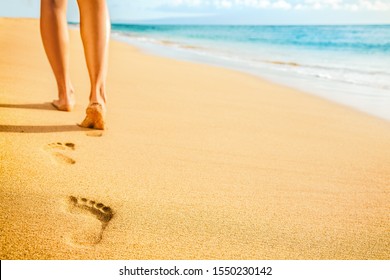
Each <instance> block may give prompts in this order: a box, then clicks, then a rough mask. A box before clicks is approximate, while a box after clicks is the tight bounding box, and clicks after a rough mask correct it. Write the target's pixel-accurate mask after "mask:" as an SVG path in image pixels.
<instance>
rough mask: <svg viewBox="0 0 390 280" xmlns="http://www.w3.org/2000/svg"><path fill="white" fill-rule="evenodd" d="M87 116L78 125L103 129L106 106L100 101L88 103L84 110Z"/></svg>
mask: <svg viewBox="0 0 390 280" xmlns="http://www.w3.org/2000/svg"><path fill="white" fill-rule="evenodd" d="M86 113H87V116H86V117H85V119H84V120H83V122H82V123H81V124H79V126H81V127H86V128H94V129H100V130H104V129H105V128H106V122H105V115H106V108H105V107H104V105H102V104H100V103H97V102H95V103H91V104H89V106H88V108H87V110H86Z"/></svg>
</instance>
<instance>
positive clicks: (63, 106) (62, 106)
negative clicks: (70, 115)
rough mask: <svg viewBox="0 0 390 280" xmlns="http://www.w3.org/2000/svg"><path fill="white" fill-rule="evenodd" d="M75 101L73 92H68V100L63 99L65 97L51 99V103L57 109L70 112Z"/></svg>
mask: <svg viewBox="0 0 390 280" xmlns="http://www.w3.org/2000/svg"><path fill="white" fill-rule="evenodd" d="M75 103H76V102H75V97H74V93H73V92H72V93H71V94H70V96H69V98H68V100H65V99H58V100H53V102H52V103H51V104H52V105H53V106H54V107H55V108H56V109H57V110H59V111H67V112H70V111H72V110H73V107H74V105H75Z"/></svg>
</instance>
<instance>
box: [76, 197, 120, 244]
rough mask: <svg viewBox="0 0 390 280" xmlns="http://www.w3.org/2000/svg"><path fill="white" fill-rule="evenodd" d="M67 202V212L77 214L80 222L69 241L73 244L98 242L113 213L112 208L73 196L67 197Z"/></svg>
mask: <svg viewBox="0 0 390 280" xmlns="http://www.w3.org/2000/svg"><path fill="white" fill-rule="evenodd" d="M68 204H69V212H70V213H72V214H74V215H77V216H78V217H77V218H80V223H81V224H79V225H78V227H77V228H75V231H74V234H73V236H72V237H71V240H70V241H71V242H72V243H73V244H78V245H87V246H92V245H96V244H98V243H99V242H100V241H101V240H102V238H103V232H104V230H105V228H106V227H107V225H108V223H109V222H110V220H111V219H112V217H113V215H114V213H113V211H112V209H111V208H110V207H108V206H105V205H104V204H103V203H98V202H95V201H93V200H89V199H86V198H77V197H74V196H70V197H69V200H68Z"/></svg>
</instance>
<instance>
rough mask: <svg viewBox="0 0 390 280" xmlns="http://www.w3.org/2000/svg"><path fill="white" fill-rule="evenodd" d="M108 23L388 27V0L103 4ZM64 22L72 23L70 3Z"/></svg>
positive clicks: (23, 11)
mask: <svg viewBox="0 0 390 280" xmlns="http://www.w3.org/2000/svg"><path fill="white" fill-rule="evenodd" d="M39 2H40V1H39V0H0V16H7V17H38V16H39ZM107 3H108V5H109V9H110V14H111V19H112V21H113V22H118V21H121V22H123V21H132V22H138V21H151V20H158V21H157V22H164V23H205V24H210V23H214V24H359V23H360V24H367V23H368V24H371V23H374V24H375V23H387V24H390V0H149V1H148V0H107ZM68 19H69V20H70V21H77V20H78V12H77V5H76V0H69V9H68Z"/></svg>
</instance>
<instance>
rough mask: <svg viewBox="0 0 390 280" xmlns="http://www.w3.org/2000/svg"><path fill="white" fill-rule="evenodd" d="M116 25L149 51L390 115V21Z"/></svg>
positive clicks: (118, 32) (120, 34)
mask: <svg viewBox="0 0 390 280" xmlns="http://www.w3.org/2000/svg"><path fill="white" fill-rule="evenodd" d="M112 29H113V36H114V38H117V39H119V40H123V41H126V42H128V43H130V44H133V45H136V46H138V47H141V48H143V49H144V50H145V51H148V52H152V53H155V54H159V55H165V56H169V57H173V58H177V59H184V60H190V61H194V62H200V63H210V64H213V65H218V66H222V67H229V68H233V69H236V70H240V71H245V72H249V73H251V74H254V75H258V76H261V77H263V78H266V79H269V80H271V81H275V82H278V83H282V84H285V85H288V86H291V87H295V88H298V89H301V90H304V91H307V92H310V93H313V94H317V95H320V96H322V97H325V98H328V99H331V100H334V101H336V102H339V103H343V104H345V105H348V106H352V107H355V108H356V109H359V110H361V111H364V112H367V113H370V114H373V115H376V116H379V117H382V118H385V119H388V120H390V25H366V26H359V25H356V26H199V25H197V26H191V25H123V24H120V25H119V24H113V26H112Z"/></svg>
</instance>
